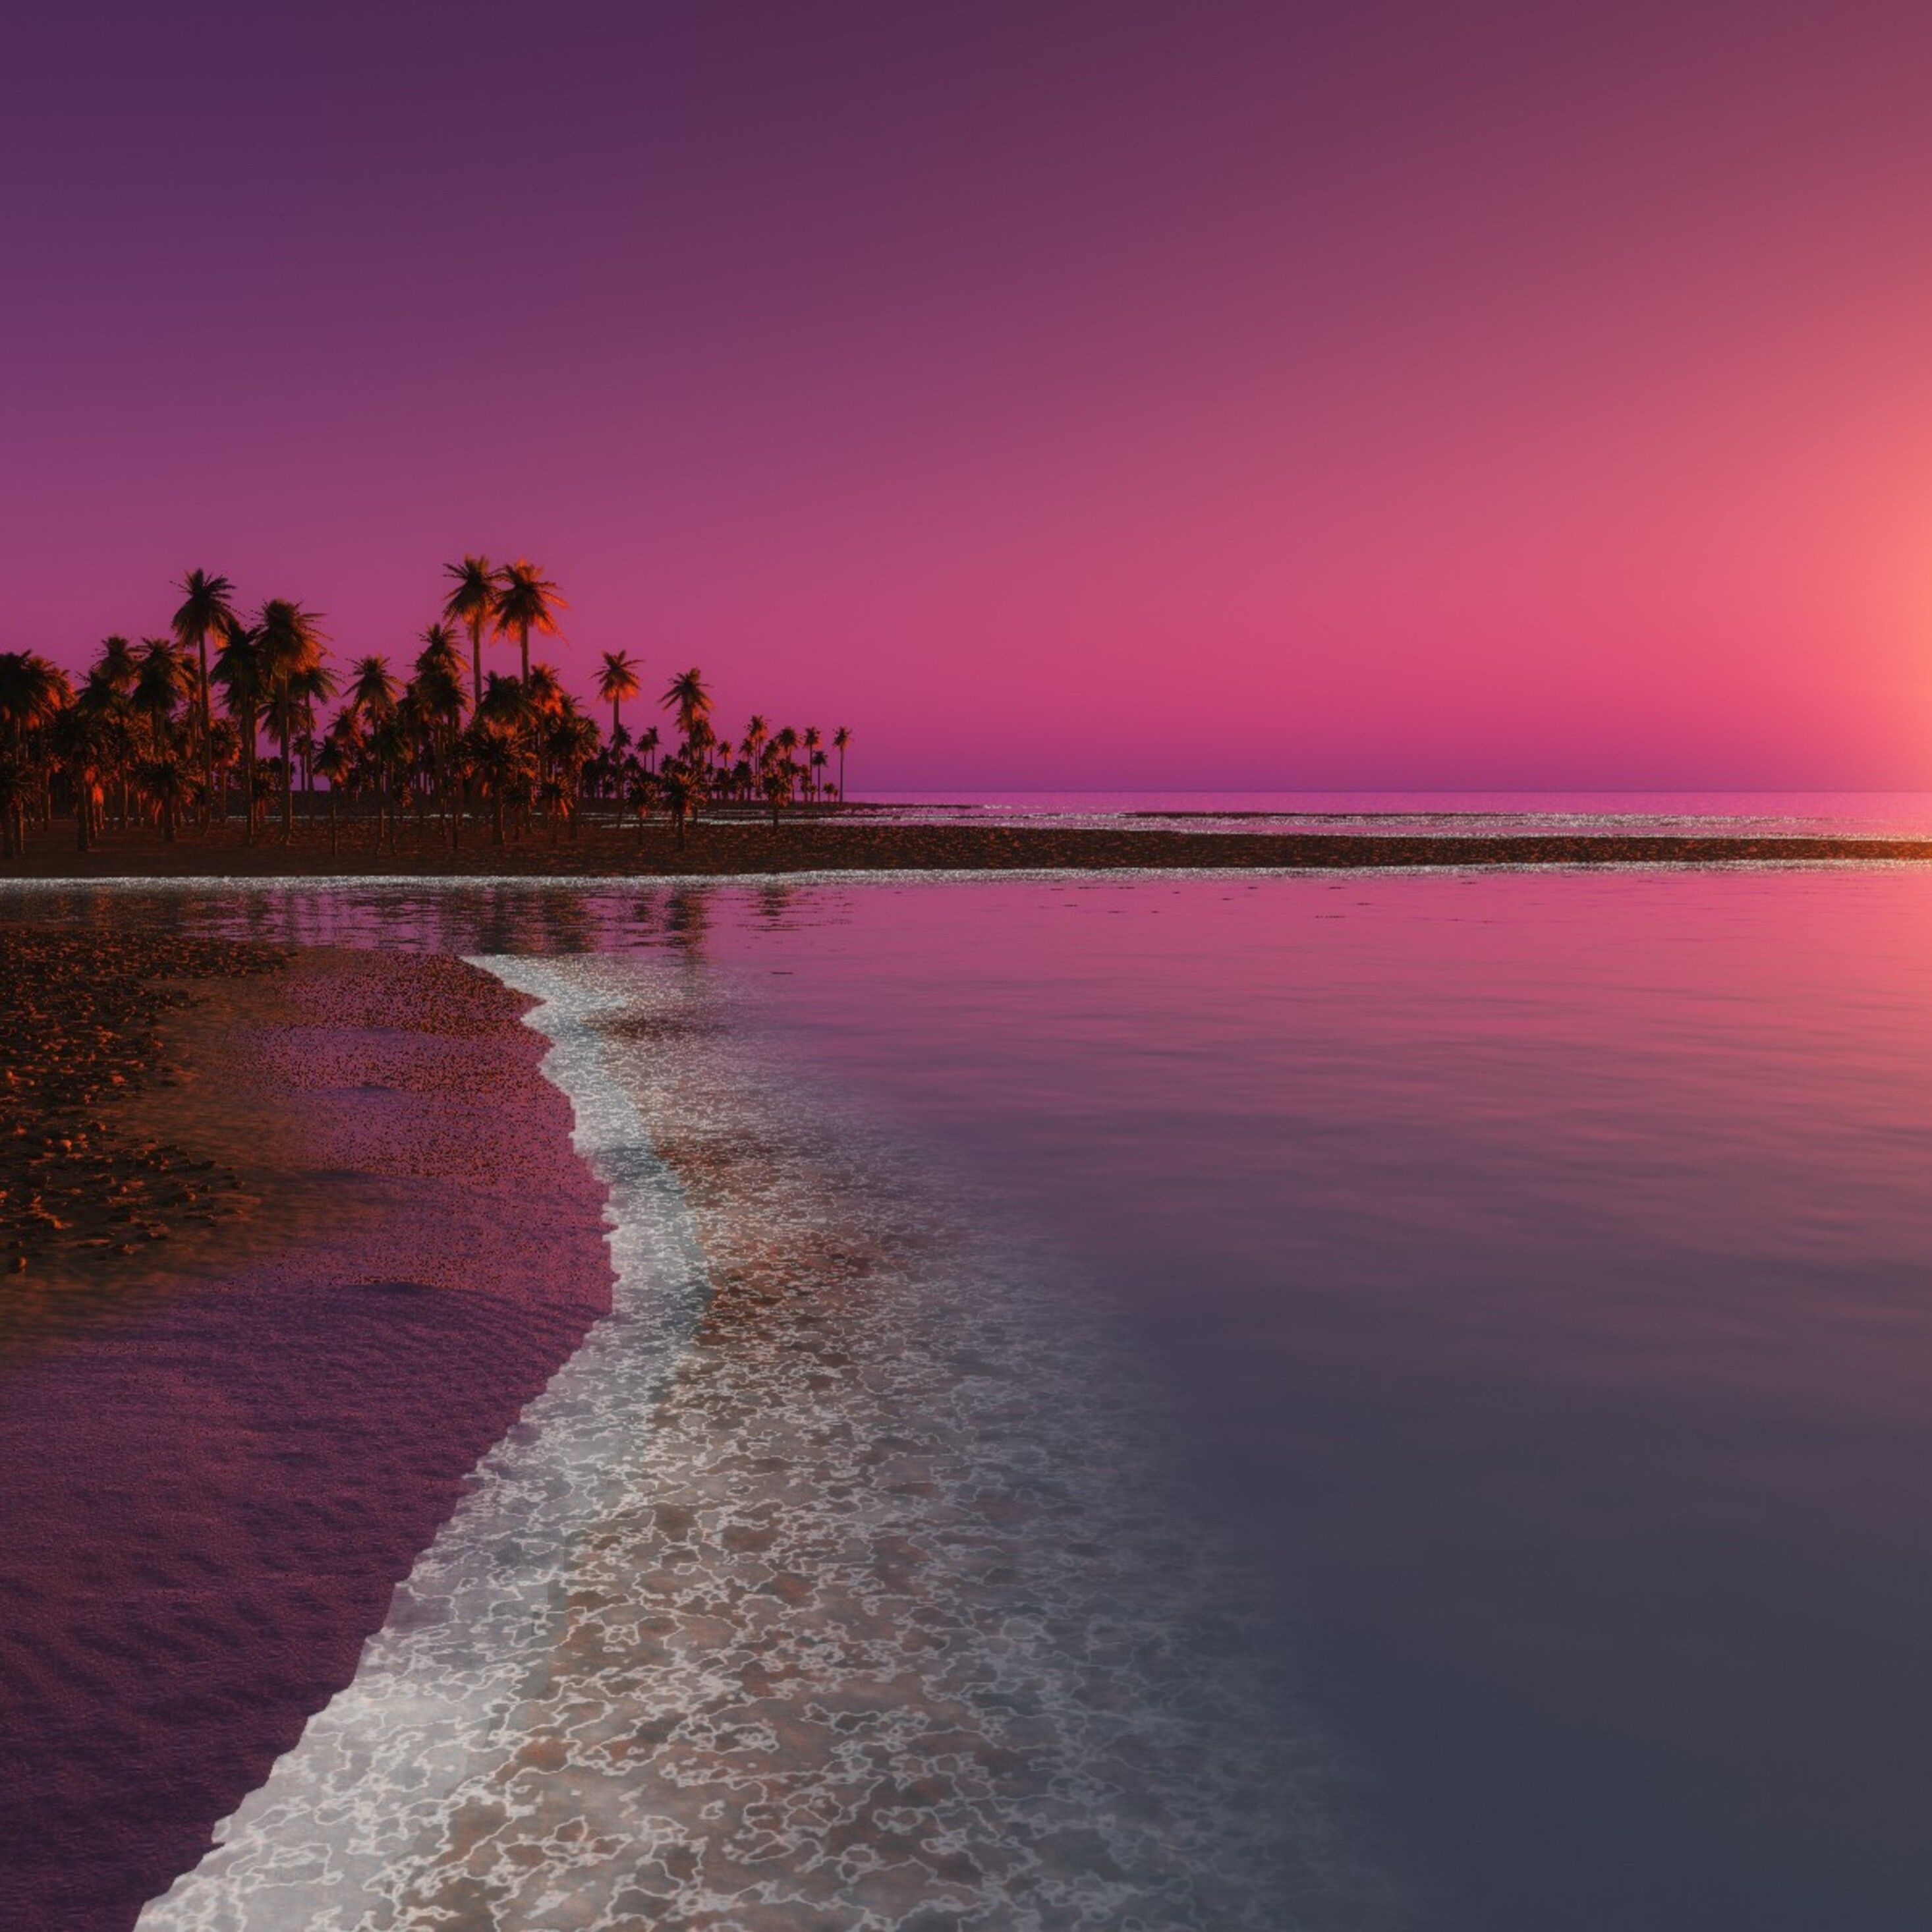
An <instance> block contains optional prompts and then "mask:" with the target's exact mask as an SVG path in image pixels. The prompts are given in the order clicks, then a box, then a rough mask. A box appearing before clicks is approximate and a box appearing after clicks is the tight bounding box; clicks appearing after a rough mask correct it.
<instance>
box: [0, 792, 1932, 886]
mask: <svg viewBox="0 0 1932 1932" xmlns="http://www.w3.org/2000/svg"><path fill="white" fill-rule="evenodd" d="M340 844H341V849H340V850H339V852H338V855H337V856H335V858H333V859H332V858H331V857H330V856H329V838H328V833H327V831H326V828H325V827H323V826H320V825H318V826H299V827H298V828H297V829H296V835H295V838H294V840H293V842H292V843H289V844H284V842H283V841H282V839H281V834H280V833H279V832H269V833H268V834H266V835H264V836H263V837H262V838H259V839H258V840H257V841H256V842H255V843H254V844H247V843H245V841H243V839H242V835H241V832H240V831H239V829H238V828H236V827H235V826H226V827H223V828H220V829H217V831H216V832H214V833H213V834H212V835H210V836H209V837H208V838H199V837H187V836H184V837H183V838H180V839H179V840H178V841H176V842H175V843H174V844H171V845H170V844H166V843H164V842H163V841H162V840H161V838H160V837H159V835H157V834H156V833H154V832H149V831H145V830H142V831H136V832H118V833H110V834H109V835H107V837H106V838H104V840H103V841H102V842H101V844H99V845H98V847H96V849H95V850H94V851H92V852H90V853H81V852H77V851H76V850H75V849H74V840H73V837H72V835H71V831H70V830H69V829H67V828H65V827H56V828H55V830H54V831H53V832H52V833H43V834H39V835H36V836H34V838H31V840H30V841H29V846H28V854H27V856H26V858H25V859H21V860H17V861H15V862H12V863H11V864H9V865H6V866H5V867H0V879H5V878H8V877H13V878H186V877H222V878H272V877H318V878H320V877H377V876H381V877H397V878H430V877H478V876H483V875H489V874H520V875H526V876H530V877H552V876H562V877H573V876H585V875H593V874H594V875H600V876H602V875H610V874H630V875H635V876H637V877H669V876H679V875H682V876H690V875H694V874H695V875H699V876H721V875H730V874H740V873H760V872H800V871H1052V870H1067V869H1077V870H1082V871H1085V870H1110V869H1118V868H1149V869H1154V870H1174V869H1176V868H1210V869H1217V870H1220V869H1234V870H1255V869H1259V868H1274V867H1301V868H1310V869H1314V870H1326V869H1330V868H1353V867H1364V866H1371V867H1379V866H1417V865H1749V864H1757V865H1762V864H1766V863H1777V862H1786V863H1817V862H1821V861H1829V860H1859V861H1865V862H1870V861H1872V860H1883V859H1910V860H1925V859H1932V841H1927V840H1924V839H1909V838H1734V837H1713V838H1703V837H1691V836H1680V835H1672V834H1649V833H1646V834H1644V835H1633V836H1628V837H1626V836H1623V835H1605V836H1602V837H1577V836H1570V835H1556V834H1550V835H1543V834H1538V835H1523V836H1516V835H1488V834H1482V835H1462V834H1456V835H1445V836H1442V837H1429V838H1422V837H1417V836H1415V835H1409V834H1397V833H1390V834H1386V835H1385V834H1382V833H1366V834H1364V833H1355V832H1334V833H1329V832H1182V831H1175V830H1171V829H1166V828H1163V827H1157V826H1147V827H1133V826H1049V825H1009V826H995V825H958V824H943V825H903V824H884V823H878V822H877V821H876V820H871V819H868V818H867V817H863V816H861V815H859V813H858V811H857V808H855V809H854V815H853V816H852V817H849V818H846V817H833V816H830V815H827V816H826V817H814V816H811V815H810V814H804V813H800V814H796V815H794V816H793V817H789V818H787V820H784V823H781V825H780V826H778V828H777V829H775V830H774V829H772V826H771V824H770V823H769V820H765V819H762V818H754V817H731V818H720V819H710V820H700V821H699V822H698V823H697V824H696V825H694V826H692V827H691V828H690V829H689V831H688V832H687V834H686V835H685V839H684V841H683V842H682V844H679V841H677V840H676V838H674V837H673V834H672V832H671V831H670V828H669V826H667V825H665V824H664V823H662V822H661V820H660V821H655V822H653V823H651V824H649V825H647V826H645V827H644V828H643V831H642V832H641V833H640V832H639V831H637V829H634V828H625V829H613V827H612V826H610V824H609V823H607V822H605V823H597V824H592V823H587V822H586V823H583V824H581V825H580V827H579V830H578V832H577V835H576V836H575V837H574V838H572V837H571V836H568V835H564V834H561V833H559V834H557V835H554V836H553V835H552V832H551V831H550V829H549V828H547V827H545V826H538V827H537V828H536V829H535V830H534V831H533V832H532V833H531V834H530V835H529V836H528V837H527V838H523V839H522V840H515V839H513V840H511V841H510V842H509V843H508V844H505V845H502V846H493V845H491V844H490V843H489V838H488V833H487V828H477V827H472V828H470V829H469V830H468V832H466V836H465V840H464V843H463V847H462V849H461V850H460V851H458V852H457V853H451V851H450V850H449V845H448V841H447V839H446V838H444V837H443V836H441V835H438V834H437V832H436V831H435V829H434V826H432V827H431V828H430V829H429V830H428V832H427V834H426V835H419V834H418V833H417V832H416V831H415V830H414V829H406V830H405V831H404V835H403V839H402V845H401V850H400V851H399V852H392V851H389V850H387V849H386V850H383V852H381V853H377V851H376V850H374V841H373V838H372V836H371V832H370V830H369V829H368V827H366V826H356V827H354V828H353V829H352V830H351V831H350V832H345V834H344V836H343V837H342V838H341V841H340Z"/></svg>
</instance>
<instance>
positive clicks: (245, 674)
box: [210, 624, 269, 844]
mask: <svg viewBox="0 0 1932 1932" xmlns="http://www.w3.org/2000/svg"><path fill="white" fill-rule="evenodd" d="M210 675H211V676H212V677H213V679H214V682H216V683H217V684H218V685H220V687H221V701H222V704H223V708H224V709H226V712H227V713H228V715H229V717H230V718H233V719H234V721H235V729H236V734H237V735H238V736H239V738H240V739H241V741H242V804H243V809H244V810H245V811H246V813H247V814H248V823H247V829H246V830H245V833H244V836H245V838H247V839H248V841H249V842H250V843H251V844H252V843H253V842H254V837H255V805H256V794H257V789H258V787H257V785H256V783H255V763H256V759H257V754H258V749H259V748H258V746H257V742H256V733H257V730H258V729H259V728H260V724H261V718H262V706H263V702H264V700H266V697H267V695H268V688H269V679H268V670H267V664H266V660H265V659H264V658H263V652H262V640H261V636H260V632H259V631H256V630H255V629H254V628H252V627H251V626H250V625H246V624H236V625H232V626H231V627H230V628H229V629H228V630H227V631H226V632H225V633H224V634H223V637H222V640H221V643H220V647H219V649H217V651H216V652H215V657H214V670H213V671H212V672H211V673H210Z"/></svg>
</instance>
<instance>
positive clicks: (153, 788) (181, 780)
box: [134, 745, 188, 845]
mask: <svg viewBox="0 0 1932 1932" xmlns="http://www.w3.org/2000/svg"><path fill="white" fill-rule="evenodd" d="M134 776H135V780H136V783H138V784H139V786H140V787H141V789H142V791H143V792H145V793H146V794H147V796H148V800H149V802H151V804H153V805H157V806H158V807H159V808H160V814H161V837H162V838H163V841H165V842H166V843H167V844H170V845H172V844H173V843H174V842H175V814H177V812H178V811H179V810H180V808H181V802H182V801H183V800H184V799H185V798H187V796H188V780H187V772H186V771H185V769H183V767H182V765H181V759H180V757H178V755H177V754H176V753H175V749H174V748H173V746H172V745H163V746H162V747H161V748H160V750H158V751H156V752H155V753H154V755H153V756H152V757H146V758H143V759H142V760H141V762H140V763H139V765H137V766H136V767H135V771H134Z"/></svg>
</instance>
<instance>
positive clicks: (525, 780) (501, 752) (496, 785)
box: [469, 691, 535, 845]
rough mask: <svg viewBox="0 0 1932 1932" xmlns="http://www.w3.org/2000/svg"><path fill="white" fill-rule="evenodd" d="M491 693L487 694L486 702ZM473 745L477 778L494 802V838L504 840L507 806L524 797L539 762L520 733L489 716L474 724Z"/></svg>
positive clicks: (495, 842) (471, 752)
mask: <svg viewBox="0 0 1932 1932" xmlns="http://www.w3.org/2000/svg"><path fill="white" fill-rule="evenodd" d="M484 703H485V705H486V706H487V703H488V694H487V691H486V692H485V694H484ZM469 756H470V760H471V762H472V766H473V767H474V769H475V773H476V781H477V783H478V784H479V785H480V786H481V787H482V789H483V791H484V795H485V796H487V798H488V799H489V800H490V844H493V845H500V844H502V842H503V807H504V805H505V802H507V801H508V800H509V799H512V798H516V799H520V798H521V796H522V793H523V790H524V788H525V787H526V786H527V785H528V784H529V782H530V781H531V779H532V777H533V776H534V774H535V766H534V763H533V761H532V759H531V757H530V754H529V751H527V750H526V748H525V747H524V745H523V739H522V736H521V734H520V733H517V734H514V735H513V734H512V733H510V732H508V731H505V730H500V729H499V728H498V727H496V726H495V725H493V724H490V723H489V722H488V721H487V719H486V720H485V721H483V722H481V723H480V724H472V726H471V727H470V729H469Z"/></svg>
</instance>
